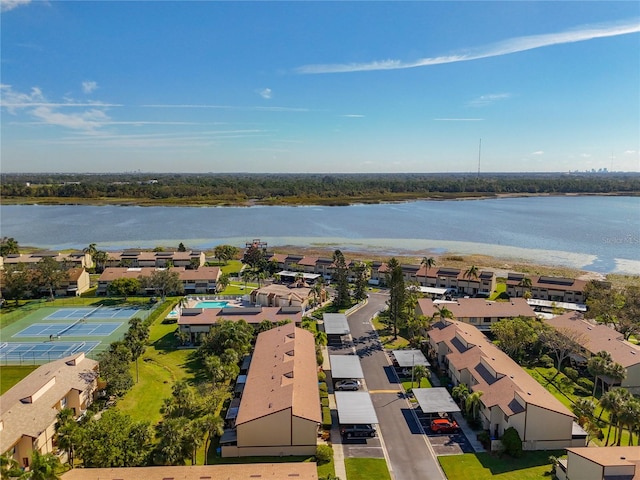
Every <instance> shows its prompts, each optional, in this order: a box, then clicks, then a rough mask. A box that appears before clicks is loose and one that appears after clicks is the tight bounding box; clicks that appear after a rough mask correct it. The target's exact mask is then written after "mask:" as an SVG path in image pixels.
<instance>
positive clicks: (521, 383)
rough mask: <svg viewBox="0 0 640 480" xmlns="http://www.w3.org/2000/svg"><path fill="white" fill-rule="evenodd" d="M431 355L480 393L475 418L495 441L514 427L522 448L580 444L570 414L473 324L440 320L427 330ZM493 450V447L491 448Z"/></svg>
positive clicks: (580, 437)
mask: <svg viewBox="0 0 640 480" xmlns="http://www.w3.org/2000/svg"><path fill="white" fill-rule="evenodd" d="M428 337H429V354H430V356H431V357H432V358H433V359H434V360H435V361H437V363H438V364H439V365H440V367H441V368H443V369H444V370H445V371H446V373H447V374H448V375H449V377H450V378H451V382H452V384H453V385H454V386H455V385H458V384H462V383H463V384H465V385H467V386H468V387H469V390H470V391H472V392H482V395H481V396H480V409H479V417H480V421H481V423H482V426H483V428H484V429H485V430H488V431H489V433H490V435H491V436H492V438H493V439H499V438H500V437H502V435H503V434H504V432H505V430H506V429H507V428H509V427H513V428H515V429H516V430H517V432H518V434H519V435H520V439H521V440H522V447H523V449H524V450H550V449H557V448H566V447H575V446H584V445H585V444H586V433H585V432H584V431H582V430H581V429H580V431H579V433H577V432H576V433H575V434H574V418H575V416H574V414H573V413H572V412H571V411H570V410H569V409H568V408H567V407H565V406H564V405H563V404H562V403H560V401H559V400H557V399H556V398H555V397H554V396H553V395H552V394H551V393H549V392H548V391H547V390H546V389H545V388H544V387H543V386H542V385H540V384H539V383H538V382H537V381H536V380H535V379H533V378H532V377H531V376H530V375H529V374H528V373H527V372H525V371H524V370H523V369H522V368H521V367H520V366H519V365H518V364H517V363H516V362H514V361H513V360H512V359H511V358H509V356H508V355H507V354H505V353H504V352H503V351H501V350H500V349H499V348H498V347H496V346H495V345H494V344H493V343H491V342H490V341H489V339H487V337H485V336H484V335H483V334H482V332H481V331H480V330H478V329H477V328H476V327H475V326H473V325H468V324H466V323H462V322H458V321H452V322H445V323H443V322H440V323H438V324H436V326H435V327H434V328H432V329H430V330H429V331H428ZM493 448H497V445H496V444H495V443H492V449H493Z"/></svg>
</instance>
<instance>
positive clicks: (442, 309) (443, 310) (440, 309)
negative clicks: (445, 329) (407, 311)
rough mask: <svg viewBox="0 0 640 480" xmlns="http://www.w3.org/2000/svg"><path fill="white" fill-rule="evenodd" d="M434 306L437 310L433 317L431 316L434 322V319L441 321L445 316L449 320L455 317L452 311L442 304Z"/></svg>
mask: <svg viewBox="0 0 640 480" xmlns="http://www.w3.org/2000/svg"><path fill="white" fill-rule="evenodd" d="M435 307H436V310H437V311H436V313H434V314H433V317H431V318H432V320H433V321H434V322H435V321H436V319H437V320H439V321H442V320H444V319H445V318H447V319H449V320H453V319H455V316H454V315H453V312H452V311H451V310H449V309H448V308H447V307H446V306H445V305H444V304H443V305H442V306H438V305H435Z"/></svg>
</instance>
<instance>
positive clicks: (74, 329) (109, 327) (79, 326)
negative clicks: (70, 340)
mask: <svg viewBox="0 0 640 480" xmlns="http://www.w3.org/2000/svg"><path fill="white" fill-rule="evenodd" d="M121 325H122V323H114V322H111V323H34V324H33V325H30V326H29V327H27V328H25V329H24V330H22V331H21V332H18V333H16V334H15V335H14V337H50V336H54V337H56V336H58V335H68V336H72V337H107V336H109V335H111V334H112V333H113V332H115V331H116V330H117V329H118V328H119V327H120V326H121Z"/></svg>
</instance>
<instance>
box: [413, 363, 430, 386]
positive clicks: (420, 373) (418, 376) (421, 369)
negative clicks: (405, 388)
mask: <svg viewBox="0 0 640 480" xmlns="http://www.w3.org/2000/svg"><path fill="white" fill-rule="evenodd" d="M412 375H413V378H414V379H415V381H416V383H417V384H418V388H420V385H421V384H422V379H423V378H427V377H428V376H429V372H428V371H427V367H425V366H424V365H415V366H414V367H413V374H412ZM411 388H413V381H412V382H411Z"/></svg>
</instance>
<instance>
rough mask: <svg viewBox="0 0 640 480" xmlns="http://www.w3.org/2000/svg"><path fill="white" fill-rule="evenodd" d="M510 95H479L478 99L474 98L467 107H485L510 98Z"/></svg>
mask: <svg viewBox="0 0 640 480" xmlns="http://www.w3.org/2000/svg"><path fill="white" fill-rule="evenodd" d="M510 97H511V94H510V93H490V94H488V95H480V96H479V97H478V98H474V99H473V100H471V101H470V102H469V103H468V104H467V105H468V106H470V107H486V106H487V105H491V104H492V103H495V102H497V101H499V100H506V99H507V98H510Z"/></svg>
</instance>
